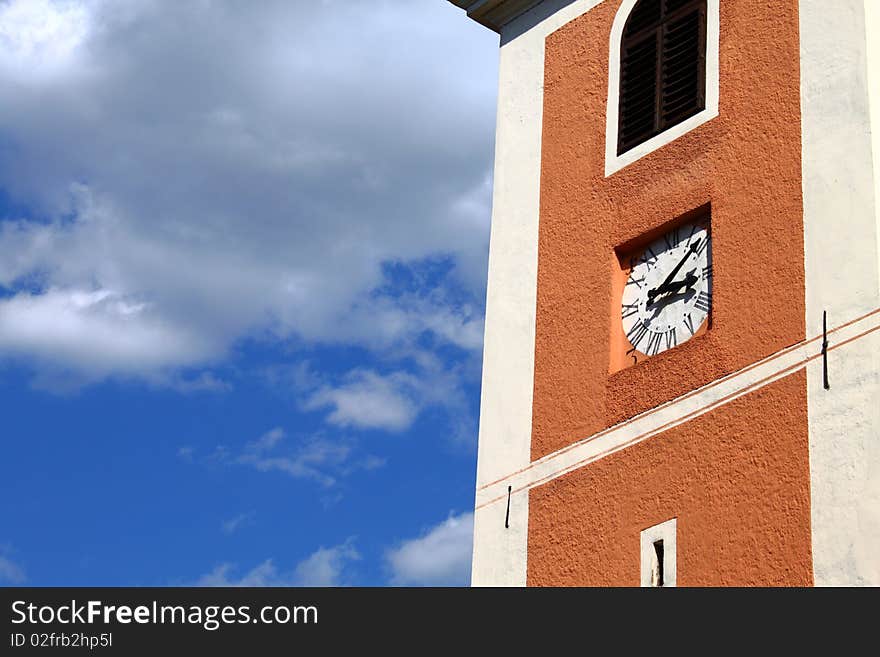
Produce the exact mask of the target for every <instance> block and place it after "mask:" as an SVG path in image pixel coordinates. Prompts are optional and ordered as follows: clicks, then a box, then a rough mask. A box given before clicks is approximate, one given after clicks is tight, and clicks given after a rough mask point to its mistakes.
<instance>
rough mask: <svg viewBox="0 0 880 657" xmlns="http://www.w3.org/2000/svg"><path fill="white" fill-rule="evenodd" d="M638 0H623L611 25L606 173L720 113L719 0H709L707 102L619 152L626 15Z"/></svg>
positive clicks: (707, 17) (617, 169) (655, 148)
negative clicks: (622, 53) (702, 106)
mask: <svg viewBox="0 0 880 657" xmlns="http://www.w3.org/2000/svg"><path fill="white" fill-rule="evenodd" d="M636 2H638V0H624V1H623V4H621V5H620V8H619V9H618V10H617V15H616V16H615V17H614V25H613V26H612V27H611V46H610V48H609V55H608V107H607V111H606V114H605V116H606V125H605V176H606V177H607V176H610V175H611V174H613V173H616V172H617V171H620V170H621V169H622V168H623V167H625V166H627V165H629V164H632V163H633V162H635V161H636V160H638V159H640V158H642V157H644V156H645V155H647V154H648V153H651V152H653V151H656V150H657V149H658V148H660V147H662V146H665V145H666V144H668V143H669V142H671V141H673V140H675V139H678V138H679V137H681V136H682V135H683V134H685V133H688V132H690V131H691V130H693V129H694V128H696V127H698V126H701V125H703V124H704V123H706V121H710V120H712V119H714V118H715V117H716V116H718V44H719V32H720V9H719V6H718V3H719V0H706V95H705V99H706V106H705V109H703V110H702V111H701V112H699V113H697V114H694V116H692V117H690V118H689V119H685V120H684V121H682V122H681V123H676V124H675V125H674V126H671V127H670V128H667V129H666V130H664V131H663V132H661V133H660V134H658V135H655V136H653V137H651V138H650V139H648V140H647V141H643V142H642V143H641V144H638V145H637V146H633V147H632V148H631V149H629V150H628V151H626V152H625V153H621V154H620V155H618V154H617V129H618V122H619V117H618V114H619V111H620V108H619V103H620V44H621V41H622V40H623V28H624V26H625V25H626V19H627V18H629V15H630V12H631V11H632V10H633V7H635V5H636Z"/></svg>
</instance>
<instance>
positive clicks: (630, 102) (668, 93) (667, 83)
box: [617, 0, 706, 154]
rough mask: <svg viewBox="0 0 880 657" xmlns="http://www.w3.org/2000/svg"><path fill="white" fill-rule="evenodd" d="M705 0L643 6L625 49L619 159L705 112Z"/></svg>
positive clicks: (653, 1) (630, 22)
mask: <svg viewBox="0 0 880 657" xmlns="http://www.w3.org/2000/svg"><path fill="white" fill-rule="evenodd" d="M705 54H706V2H705V0H641V1H640V2H638V3H637V4H636V5H635V7H633V10H632V11H631V12H630V15H629V18H627V22H626V25H625V27H624V31H623V41H622V43H621V54H620V57H621V66H620V98H619V101H620V102H619V118H618V120H619V124H618V143H617V152H618V154H621V153H624V152H626V151H628V150H629V149H631V148H632V147H634V146H636V145H638V144H640V143H642V142H644V141H647V140H648V139H650V138H651V137H653V136H654V135H657V134H659V133H660V132H663V131H664V130H666V129H667V128H669V127H671V126H673V125H675V124H677V123H680V122H681V121H683V120H685V119H687V118H688V117H691V116H693V115H694V114H696V113H698V112H700V111H701V110H702V109H703V108H704V107H705V71H706V57H705Z"/></svg>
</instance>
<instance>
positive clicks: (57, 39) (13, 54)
mask: <svg viewBox="0 0 880 657" xmlns="http://www.w3.org/2000/svg"><path fill="white" fill-rule="evenodd" d="M90 18H91V17H90V15H89V12H88V11H87V8H86V7H85V6H83V5H81V4H79V3H77V2H70V1H69V0H68V1H65V0H61V1H59V0H55V1H52V0H7V2H5V3H2V4H0V67H2V68H3V69H5V72H6V74H7V75H10V76H15V78H16V79H17V80H18V81H20V82H23V83H33V82H35V81H42V80H43V78H45V77H46V76H51V75H57V74H60V73H63V72H65V71H67V70H69V69H70V68H72V67H73V65H74V62H73V61H71V60H73V59H74V58H75V56H76V55H77V50H78V49H79V47H80V46H81V45H82V44H83V43H84V41H85V40H86V37H87V36H88V33H89V31H90V28H91V24H90V23H91V21H90Z"/></svg>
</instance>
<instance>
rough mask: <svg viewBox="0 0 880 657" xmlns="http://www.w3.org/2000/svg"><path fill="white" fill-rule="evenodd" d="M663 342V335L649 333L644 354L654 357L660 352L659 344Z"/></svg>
mask: <svg viewBox="0 0 880 657" xmlns="http://www.w3.org/2000/svg"><path fill="white" fill-rule="evenodd" d="M662 342H663V334H662V333H654V332H651V337H650V338H648V348H647V349H646V350H645V353H646V354H648V355H649V356H656V355H657V353H658V352H659V351H660V344H661V343H662Z"/></svg>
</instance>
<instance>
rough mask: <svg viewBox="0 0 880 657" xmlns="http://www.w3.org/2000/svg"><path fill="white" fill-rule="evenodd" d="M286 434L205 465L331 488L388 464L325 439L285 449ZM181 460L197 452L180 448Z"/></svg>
mask: <svg viewBox="0 0 880 657" xmlns="http://www.w3.org/2000/svg"><path fill="white" fill-rule="evenodd" d="M286 438H287V434H286V432H285V431H284V429H282V428H281V427H275V428H274V429H272V430H270V431H267V432H266V433H265V434H263V435H262V436H260V437H259V438H258V439H256V440H253V441H251V442H249V443H246V444H245V446H244V447H243V448H242V449H241V450H236V451H233V450H230V449H229V448H228V447H226V446H225V445H220V446H218V447H217V448H216V449H215V450H214V452H213V453H212V454H210V455H209V456H208V457H207V458H206V459H204V460H205V461H207V462H209V463H213V464H221V465H245V466H249V467H251V468H254V469H255V470H258V471H260V472H282V473H284V474H286V475H289V476H291V477H293V478H295V479H308V480H311V481H314V482H317V483H318V484H320V485H321V486H323V487H325V488H330V487H332V486H334V485H336V483H337V482H338V479H339V478H340V477H344V476H347V475H350V474H351V473H353V472H355V471H358V470H375V469H377V468H380V467H382V466H383V465H385V460H384V459H381V458H379V457H376V456H374V455H372V454H364V453H362V452H361V451H359V450H358V449H357V448H356V445H355V443H354V442H350V441H344V440H336V441H331V440H328V439H326V438H322V437H309V438H307V439H305V440H299V441H297V444H296V445H295V446H293V447H290V448H286V449H285V448H284V445H283V444H282V441H284V440H285V439H286ZM177 453H178V456H179V457H180V458H181V459H183V460H185V461H189V462H192V461H194V460H195V449H194V448H192V447H189V446H185V447H180V448H179V449H178V452H177Z"/></svg>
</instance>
